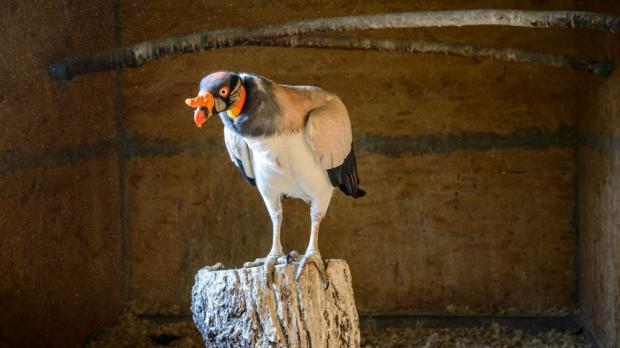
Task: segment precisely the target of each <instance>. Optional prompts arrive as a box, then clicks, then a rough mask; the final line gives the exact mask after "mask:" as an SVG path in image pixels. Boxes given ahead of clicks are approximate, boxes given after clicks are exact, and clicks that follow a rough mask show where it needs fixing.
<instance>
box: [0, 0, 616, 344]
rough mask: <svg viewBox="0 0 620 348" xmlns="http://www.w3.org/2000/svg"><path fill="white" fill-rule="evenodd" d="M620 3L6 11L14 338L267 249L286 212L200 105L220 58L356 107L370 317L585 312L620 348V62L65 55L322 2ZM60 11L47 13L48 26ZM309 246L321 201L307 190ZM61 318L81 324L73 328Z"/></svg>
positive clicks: (104, 310)
mask: <svg viewBox="0 0 620 348" xmlns="http://www.w3.org/2000/svg"><path fill="white" fill-rule="evenodd" d="M461 8H462V9H465V8H521V9H539V10H545V9H549V10H552V9H580V10H590V11H600V12H607V13H612V14H616V15H620V6H619V4H618V2H616V1H588V2H587V3H586V2H585V1H584V2H579V1H578V2H574V1H569V0H551V1H535V0H531V1H467V2H463V1H417V2H408V1H388V2H381V3H368V2H364V1H359V2H350V3H348V4H346V5H343V4H338V3H337V2H330V1H327V2H317V3H313V4H311V5H308V4H306V3H305V2H303V1H285V2H281V3H279V4H275V3H273V4H272V3H259V2H256V3H254V2H253V3H246V2H243V1H230V2H226V3H220V2H188V1H177V2H169V1H160V0H158V1H145V0H136V1H131V2H129V1H121V2H120V3H119V2H111V1H107V2H106V1H102V2H100V1H89V2H71V1H61V2H48V1H33V2H30V3H28V4H26V3H22V2H17V1H10V2H9V4H7V5H6V6H5V9H4V11H3V12H2V14H0V21H1V23H2V24H3V25H2V28H3V29H4V31H5V33H4V34H3V35H2V36H0V43H1V46H2V47H4V48H5V49H4V50H3V53H2V54H0V59H1V64H0V76H2V79H3V83H1V84H0V89H1V92H0V105H1V106H2V107H1V108H0V115H1V119H2V120H3V127H1V128H0V187H1V188H0V192H1V194H0V205H1V206H0V209H1V210H2V212H3V213H2V219H0V246H1V249H2V252H1V253H0V264H2V265H4V267H3V269H4V272H5V275H4V277H3V279H4V280H3V281H2V282H0V345H3V344H7V345H24V344H27V343H33V344H37V345H46V344H50V345H52V346H68V345H71V344H75V343H78V342H81V341H83V340H84V339H85V337H87V336H88V335H90V334H93V333H95V332H97V331H98V330H99V329H101V328H102V327H104V326H105V325H108V324H110V323H113V322H114V320H115V319H116V317H117V316H118V314H119V313H120V312H121V311H122V309H123V308H124V307H125V306H127V305H128V304H132V305H133V308H134V309H135V310H136V311H138V312H139V313H141V314H148V315H152V316H170V315H174V316H184V315H189V314H190V313H189V292H190V288H191V285H192V282H193V277H194V274H195V272H196V271H197V270H198V269H200V268H201V267H203V266H205V265H210V264H214V263H216V262H220V261H221V262H223V263H224V264H225V265H227V266H239V265H241V264H242V263H243V262H244V261H247V260H250V259H254V258H256V257H259V256H263V255H264V254H265V253H266V252H267V251H268V250H269V247H270V243H271V233H270V229H271V227H270V226H271V225H270V220H269V216H268V214H267V212H266V209H265V208H264V205H263V202H262V200H261V198H260V196H259V194H258V192H257V191H256V190H255V188H253V187H251V186H249V185H247V184H246V183H245V182H244V181H243V180H242V179H241V177H240V176H239V174H238V172H237V171H236V168H235V167H234V166H233V164H232V163H231V162H230V160H229V157H228V155H227V154H226V152H225V150H224V147H223V139H222V125H221V123H220V122H219V121H218V120H216V119H213V120H210V121H209V123H208V124H206V125H205V126H204V127H202V128H196V127H195V126H194V125H193V122H192V114H191V110H189V109H187V108H186V107H185V105H184V103H183V101H184V99H185V98H186V97H189V96H193V95H195V93H196V91H197V82H198V81H199V79H200V78H201V77H202V76H204V75H205V74H206V73H208V72H211V71H214V70H219V69H227V70H232V71H249V72H253V73H256V74H259V75H263V76H266V77H269V78H270V79H273V80H275V81H277V82H280V83H286V84H304V85H315V86H320V87H322V88H324V89H326V90H328V91H331V92H334V93H336V94H338V95H339V96H340V97H341V98H342V99H343V101H344V103H345V104H346V105H347V106H348V109H349V113H350V115H351V119H352V124H353V129H354V141H355V146H356V149H357V152H358V168H359V174H360V178H361V181H362V187H363V188H364V189H365V190H366V191H367V192H368V195H367V196H366V197H364V198H363V199H359V200H351V199H350V198H348V197H345V196H344V195H341V194H338V193H337V194H335V196H334V198H333V200H332V204H331V207H330V210H329V212H328V214H327V217H326V219H325V220H324V222H323V224H322V229H321V236H320V247H321V250H322V252H323V255H324V256H325V257H328V258H343V259H346V260H347V261H348V263H349V265H350V268H351V272H352V275H353V280H354V281H353V284H354V291H355V295H356V300H357V306H358V311H359V312H360V314H361V315H371V314H372V315H386V314H391V315H393V314H402V315H421V314H438V315H447V316H450V315H462V314H468V315H480V314H485V315H494V316H502V315H540V316H545V315H569V314H574V313H578V314H579V313H581V314H580V315H581V316H582V317H583V319H584V321H585V322H586V324H587V325H588V327H589V328H590V329H591V330H592V332H593V333H594V334H595V335H596V337H597V338H598V339H599V341H600V342H601V343H602V344H604V345H605V346H609V347H611V346H614V345H616V346H620V304H619V301H620V300H619V299H620V288H619V284H620V276H619V275H620V253H619V250H618V247H617V246H618V245H619V243H620V211H619V207H620V201H619V200H620V199H619V195H618V193H619V192H620V162H619V154H620V145H619V144H620V143H619V138H618V137H620V108H619V102H618V101H619V100H620V73H618V72H614V73H613V74H612V75H611V76H610V77H596V76H592V75H589V74H587V73H582V72H574V71H571V70H566V69H556V68H549V67H542V66H537V65H532V64H518V63H507V62H499V61H491V60H485V59H472V58H460V57H451V56H439V55H421V54H407V53H393V52H383V53H382V52H363V51H343V50H317V49H302V48H295V49H292V48H259V47H237V48H230V49H222V50H217V51H208V52H201V53H195V54H187V55H180V56H175V57H171V58H166V59H162V60H158V61H155V62H152V63H149V64H147V65H145V66H143V67H141V68H138V69H127V70H123V71H120V72H118V73H115V72H103V73H97V74H91V75H87V76H81V77H77V78H75V79H74V80H72V81H56V80H52V79H50V78H49V77H48V76H47V73H46V71H45V63H46V62H47V61H49V59H51V58H56V57H61V56H69V55H76V54H82V53H92V52H98V51H101V50H104V49H108V48H112V47H115V46H118V45H121V44H122V45H125V44H132V43H136V42H140V41H144V40H150V39H154V38H159V37H165V36H171V35H179V34H185V33H189V32H194V31H202V30H207V29H217V28H226V27H237V26H253V25H261V24H265V23H278V22H284V21H290V20H298V19H310V18H316V17H327V16H340V15H354V14H373V13H385V12H397V11H416V10H439V9H461ZM35 24H36V25H35ZM353 35H364V36H379V37H414V38H427V39H437V40H444V41H452V42H461V43H472V44H479V45H490V46H499V47H513V48H523V49H530V50H536V51H543V52H553V53H564V54H571V55H584V56H591V57H599V58H603V57H607V58H613V59H614V60H615V62H616V64H618V62H619V57H620V45H619V44H618V38H617V36H614V35H613V34H610V33H603V32H592V31H582V30H560V29H557V30H556V29H524V28H507V27H463V28H442V29H417V30H384V31H375V32H363V33H361V32H360V33H353ZM284 209H285V220H284V225H283V243H284V246H285V248H286V249H288V250H291V249H296V250H303V249H304V247H305V245H306V243H307V238H308V234H309V233H308V231H309V216H308V208H307V206H306V205H305V204H304V203H303V202H299V201H293V200H290V201H286V203H285V207H284ZM59 318H61V320H59Z"/></svg>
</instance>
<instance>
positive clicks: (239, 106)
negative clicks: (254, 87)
mask: <svg viewBox="0 0 620 348" xmlns="http://www.w3.org/2000/svg"><path fill="white" fill-rule="evenodd" d="M239 88H240V89H239V99H238V100H237V101H236V102H234V103H233V105H232V106H231V107H230V108H228V110H226V114H227V115H228V117H230V118H232V119H233V120H234V119H236V118H237V116H239V114H240V113H241V110H243V105H244V104H245V87H244V86H243V84H241V86H239Z"/></svg>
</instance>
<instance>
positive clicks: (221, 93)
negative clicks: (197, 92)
mask: <svg viewBox="0 0 620 348" xmlns="http://www.w3.org/2000/svg"><path fill="white" fill-rule="evenodd" d="M220 95H221V96H222V97H225V96H227V95H228V88H226V87H224V88H222V89H220Z"/></svg>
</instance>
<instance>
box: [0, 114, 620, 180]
mask: <svg viewBox="0 0 620 348" xmlns="http://www.w3.org/2000/svg"><path fill="white" fill-rule="evenodd" d="M354 139H355V149H356V150H357V151H358V152H366V153H374V154H380V155H385V156H390V157H400V156H403V155H417V156H422V155H430V154H449V153H451V152H454V151H458V150H475V151H488V150H496V149H507V148H531V149H546V148H549V147H551V146H559V147H571V146H575V145H577V141H578V140H579V141H581V142H583V143H584V144H585V145H586V147H589V148H594V149H598V150H599V151H603V152H610V151H611V152H616V153H620V139H618V138H614V137H612V136H597V135H595V134H590V133H584V134H578V133H577V131H576V129H575V128H573V127H570V126H567V125H560V127H558V129H557V130H555V131H553V132H550V131H549V130H547V129H545V128H524V129H517V130H514V131H513V132H512V133H510V134H499V133H494V132H463V133H451V134H442V133H431V134H422V135H418V136H411V135H395V136H390V135H382V134H375V133H357V134H355V136H354ZM119 141H120V143H119ZM113 150H117V151H118V150H121V152H122V154H123V157H124V158H125V159H126V160H129V159H132V158H152V157H157V156H173V155H178V154H189V155H191V156H194V157H201V156H208V155H210V154H214V153H219V152H222V151H225V146H224V143H223V141H217V142H214V141H209V140H206V139H189V140H184V141H175V140H170V139H164V138H154V139H144V138H141V137H138V136H136V135H131V134H126V136H124V137H121V139H117V140H106V141H103V142H100V143H96V144H83V145H77V146H74V147H63V148H60V149H56V150H48V151H42V152H37V153H23V152H21V151H19V150H6V151H1V152H0V176H7V175H15V173H16V171H17V170H19V169H28V168H50V167H57V166H67V165H72V164H75V163H77V162H80V161H84V160H92V159H99V158H102V157H105V156H107V155H109V154H111V153H112V151H113Z"/></svg>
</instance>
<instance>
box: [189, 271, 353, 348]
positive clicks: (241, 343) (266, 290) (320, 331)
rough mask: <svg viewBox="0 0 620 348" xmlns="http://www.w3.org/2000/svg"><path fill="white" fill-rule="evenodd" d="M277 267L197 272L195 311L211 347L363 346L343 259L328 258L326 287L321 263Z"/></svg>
mask: <svg viewBox="0 0 620 348" xmlns="http://www.w3.org/2000/svg"><path fill="white" fill-rule="evenodd" d="M297 267H298V264H297V263H293V262H291V263H289V264H286V265H277V266H275V272H274V274H273V280H272V281H271V284H269V286H268V285H267V272H266V271H265V268H264V267H253V268H241V269H230V270H213V269H212V268H211V267H205V268H203V269H201V270H200V271H198V273H197V274H196V281H195V283H194V287H193V289H192V313H193V317H194V322H195V323H196V326H197V327H198V329H199V330H200V332H201V333H202V336H203V338H204V340H205V344H206V346H207V347H291V348H293V347H307V348H311V347H314V348H324V347H325V348H327V347H359V345H360V332H359V318H358V316H357V309H356V308H355V300H354V297H353V288H352V285H351V273H350V271H349V266H348V265H347V263H346V261H344V260H326V261H325V267H326V274H327V277H328V280H329V284H328V285H327V288H325V285H324V283H323V282H322V281H321V278H320V275H319V272H318V270H317V268H316V267H315V266H314V265H313V264H310V265H308V266H306V267H305V268H304V270H303V273H302V274H301V276H300V278H299V280H296V279H295V271H296V270H297Z"/></svg>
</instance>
